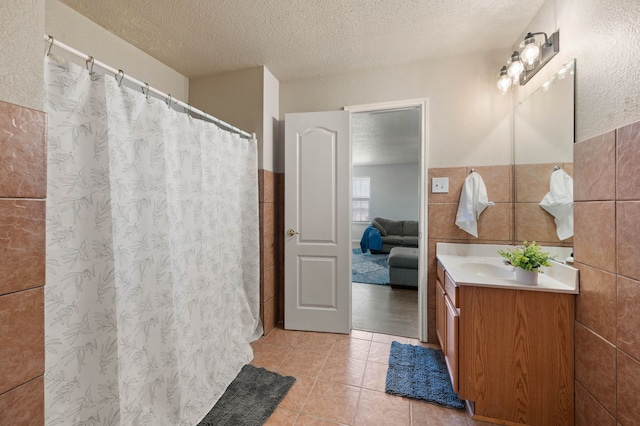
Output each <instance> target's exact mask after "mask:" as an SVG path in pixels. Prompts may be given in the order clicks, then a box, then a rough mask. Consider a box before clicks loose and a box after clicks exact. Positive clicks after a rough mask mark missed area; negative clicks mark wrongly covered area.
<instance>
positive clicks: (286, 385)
mask: <svg viewBox="0 0 640 426" xmlns="http://www.w3.org/2000/svg"><path fill="white" fill-rule="evenodd" d="M295 381H296V379H295V378H293V377H289V376H281V375H280V374H278V373H274V372H272V371H269V370H265V369H264V368H258V367H254V366H253V365H250V364H247V365H245V366H244V367H242V370H240V373H238V376H236V378H235V379H233V382H231V384H230V385H229V387H228V388H227V390H226V391H225V392H224V394H222V396H221V397H220V399H219V400H218V402H217V403H216V405H215V406H214V407H213V408H212V409H211V411H209V413H208V414H207V415H206V416H205V418H204V419H202V421H201V422H200V423H198V426H214V425H215V426H259V425H262V424H264V422H266V421H267V419H268V418H269V416H271V414H272V413H273V411H274V410H275V409H276V407H277V406H278V404H280V401H282V399H283V398H284V397H285V395H287V392H289V389H291V386H292V385H293V382H295Z"/></svg>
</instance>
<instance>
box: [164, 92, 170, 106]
mask: <svg viewBox="0 0 640 426" xmlns="http://www.w3.org/2000/svg"><path fill="white" fill-rule="evenodd" d="M165 102H166V104H167V106H168V107H169V108H171V94H168V95H167V99H165Z"/></svg>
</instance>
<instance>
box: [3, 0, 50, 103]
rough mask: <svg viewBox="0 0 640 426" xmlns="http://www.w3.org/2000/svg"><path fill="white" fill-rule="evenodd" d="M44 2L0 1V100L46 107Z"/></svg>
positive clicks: (27, 0)
mask: <svg viewBox="0 0 640 426" xmlns="http://www.w3.org/2000/svg"><path fill="white" fill-rule="evenodd" d="M44 15H45V4H44V0H2V1H0V100H2V101H5V102H10V103H13V104H17V105H22V106H26V107H29V108H33V109H37V110H42V108H43V107H44V68H43V59H42V57H43V54H44V50H43V46H44V44H43V36H44V31H43V30H44Z"/></svg>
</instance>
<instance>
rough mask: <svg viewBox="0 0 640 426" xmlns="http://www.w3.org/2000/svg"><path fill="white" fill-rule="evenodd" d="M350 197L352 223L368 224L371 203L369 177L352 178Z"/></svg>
mask: <svg viewBox="0 0 640 426" xmlns="http://www.w3.org/2000/svg"><path fill="white" fill-rule="evenodd" d="M352 183H353V185H352V195H351V220H352V221H353V222H369V220H371V218H370V215H369V207H370V202H371V179H370V178H369V176H364V177H354V178H353V182H352Z"/></svg>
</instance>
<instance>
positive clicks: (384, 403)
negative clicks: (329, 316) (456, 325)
mask: <svg viewBox="0 0 640 426" xmlns="http://www.w3.org/2000/svg"><path fill="white" fill-rule="evenodd" d="M393 340H396V341H399V342H400V343H410V344H414V345H418V344H420V343H419V342H418V341H417V340H416V339H408V338H406V337H398V336H389V335H386V334H379V333H371V332H368V331H359V330H353V331H352V332H351V335H343V334H327V333H312V332H302V331H290V330H283V329H282V328H275V329H274V330H273V331H272V332H271V333H270V334H269V335H268V336H266V337H262V338H261V339H260V340H258V341H256V342H254V343H253V344H252V345H251V346H252V347H253V350H254V359H253V361H252V362H251V363H252V364H253V365H255V366H259V367H264V368H266V369H268V370H271V371H277V372H278V373H280V374H283V375H286V376H293V377H295V378H296V382H295V383H294V385H293V387H292V388H291V390H290V391H289V393H288V394H287V396H286V397H285V399H284V400H283V401H282V402H281V403H280V405H279V406H278V408H277V409H276V411H275V412H274V413H273V415H272V416H271V418H270V419H269V420H268V421H267V423H266V424H267V425H336V424H337V425H366V426H376V425H384V426H392V425H434V426H457V425H464V426H471V425H481V424H485V423H482V422H475V421H473V420H471V419H470V418H468V416H467V414H466V413H465V412H464V411H461V410H453V409H448V408H443V407H439V406H437V405H433V404H429V403H426V402H421V401H416V400H412V399H409V398H401V397H398V396H393V395H388V394H386V393H384V386H385V379H386V375H387V362H388V358H389V348H390V347H391V342H392V341H393ZM425 346H431V347H436V346H435V345H426V344H425Z"/></svg>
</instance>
